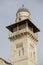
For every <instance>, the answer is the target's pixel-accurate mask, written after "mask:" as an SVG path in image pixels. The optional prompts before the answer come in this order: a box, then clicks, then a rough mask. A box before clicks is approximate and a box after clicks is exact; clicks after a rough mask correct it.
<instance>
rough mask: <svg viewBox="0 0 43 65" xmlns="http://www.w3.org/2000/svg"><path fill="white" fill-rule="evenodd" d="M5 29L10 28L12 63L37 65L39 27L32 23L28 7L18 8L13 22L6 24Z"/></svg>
mask: <svg viewBox="0 0 43 65" xmlns="http://www.w3.org/2000/svg"><path fill="white" fill-rule="evenodd" d="M7 29H9V30H10V34H9V39H10V41H11V63H12V65H37V51H36V45H37V42H38V36H37V32H39V29H38V28H37V27H36V26H35V25H34V24H33V23H32V21H31V18H30V12H29V11H28V9H26V8H25V7H22V8H20V9H19V10H18V11H17V13H16V21H15V23H14V24H12V25H10V26H7Z"/></svg>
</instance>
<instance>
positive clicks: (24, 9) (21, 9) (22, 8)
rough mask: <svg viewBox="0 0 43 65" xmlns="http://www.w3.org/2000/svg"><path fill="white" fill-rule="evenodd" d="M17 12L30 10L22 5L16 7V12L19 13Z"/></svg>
mask: <svg viewBox="0 0 43 65" xmlns="http://www.w3.org/2000/svg"><path fill="white" fill-rule="evenodd" d="M19 12H28V13H30V12H29V11H28V9H27V8H25V7H24V6H22V7H21V8H19V9H18V11H17V13H19Z"/></svg>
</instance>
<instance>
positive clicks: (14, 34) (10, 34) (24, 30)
mask: <svg viewBox="0 0 43 65" xmlns="http://www.w3.org/2000/svg"><path fill="white" fill-rule="evenodd" d="M25 32H27V33H29V34H31V35H32V36H33V37H34V38H35V39H36V40H38V35H37V34H36V33H33V31H32V30H30V28H28V27H27V28H24V29H21V30H17V31H15V32H13V33H9V38H12V37H14V36H17V35H20V34H24V33H25Z"/></svg>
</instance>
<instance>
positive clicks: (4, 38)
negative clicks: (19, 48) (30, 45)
mask: <svg viewBox="0 0 43 65" xmlns="http://www.w3.org/2000/svg"><path fill="white" fill-rule="evenodd" d="M22 4H24V5H25V7H26V8H28V9H29V11H30V13H31V19H32V22H33V23H34V24H35V25H36V26H37V27H38V28H39V29H40V33H38V37H39V42H38V44H37V52H38V53H37V54H38V65H43V0H0V57H2V58H4V59H5V60H7V61H10V60H11V58H10V46H11V42H10V41H9V39H8V34H9V31H8V30H7V29H6V26H8V25H10V24H13V23H15V18H16V12H17V10H18V8H20V7H21V6H22Z"/></svg>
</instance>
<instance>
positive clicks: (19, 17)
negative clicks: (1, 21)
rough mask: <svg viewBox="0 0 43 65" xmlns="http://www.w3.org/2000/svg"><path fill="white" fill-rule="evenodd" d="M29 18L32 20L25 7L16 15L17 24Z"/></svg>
mask: <svg viewBox="0 0 43 65" xmlns="http://www.w3.org/2000/svg"><path fill="white" fill-rule="evenodd" d="M27 18H28V19H30V12H29V11H28V9H27V8H25V7H24V5H23V6H22V7H21V8H19V9H18V11H17V13H16V22H20V21H22V20H24V19H27Z"/></svg>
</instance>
